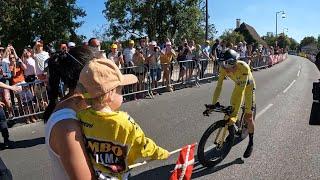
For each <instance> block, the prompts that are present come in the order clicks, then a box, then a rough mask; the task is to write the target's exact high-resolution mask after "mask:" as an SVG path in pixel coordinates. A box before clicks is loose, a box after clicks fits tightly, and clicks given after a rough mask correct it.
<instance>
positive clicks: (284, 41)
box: [277, 33, 291, 49]
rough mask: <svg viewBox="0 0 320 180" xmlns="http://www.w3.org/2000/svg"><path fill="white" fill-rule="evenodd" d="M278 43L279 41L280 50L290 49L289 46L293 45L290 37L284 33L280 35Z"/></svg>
mask: <svg viewBox="0 0 320 180" xmlns="http://www.w3.org/2000/svg"><path fill="white" fill-rule="evenodd" d="M277 41H278V46H279V47H280V48H284V49H286V48H289V46H290V45H291V41H290V39H289V38H288V36H286V35H284V34H283V33H282V34H280V36H278V38H277Z"/></svg>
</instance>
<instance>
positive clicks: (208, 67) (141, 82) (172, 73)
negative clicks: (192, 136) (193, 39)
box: [5, 54, 287, 120]
mask: <svg viewBox="0 0 320 180" xmlns="http://www.w3.org/2000/svg"><path fill="white" fill-rule="evenodd" d="M286 57H287V54H281V55H270V56H254V57H250V58H248V59H244V61H248V62H249V64H250V66H251V67H252V68H253V69H261V68H266V67H270V66H273V65H275V64H277V63H279V62H281V61H283V60H284V59H286ZM161 67H162V70H161V71H160V73H159V74H158V75H159V77H157V78H156V79H154V81H153V80H152V79H153V78H152V76H153V75H154V73H155V71H154V70H152V69H150V68H149V67H148V65H143V66H131V67H124V68H120V70H121V72H122V73H123V74H135V75H136V76H137V77H138V83H136V84H133V85H128V86H125V87H123V96H124V97H125V98H126V99H128V100H132V99H136V98H145V97H146V96H149V97H151V98H153V95H154V92H155V91H157V90H159V89H162V88H172V87H178V86H180V87H181V85H182V88H184V87H185V86H188V85H191V86H193V85H195V86H199V85H200V81H202V80H208V79H213V78H215V77H217V76H218V64H217V63H216V61H213V60H207V59H200V60H198V61H195V60H185V61H173V62H172V63H170V64H162V65H161ZM165 68H166V69H167V70H166V72H164V69H165ZM164 73H169V78H168V82H164ZM20 85H21V86H22V92H20V93H14V94H13V96H12V97H13V98H12V99H11V101H12V108H11V111H12V112H11V114H12V115H13V117H9V114H10V113H6V117H7V118H8V119H13V120H15V119H20V118H26V117H29V116H36V115H39V114H42V113H43V112H44V110H45V108H46V106H47V104H48V94H47V87H46V84H45V83H44V82H43V81H39V80H37V81H35V82H32V83H24V84H20ZM61 91H66V90H65V89H64V88H63V85H62V86H61ZM60 94H64V92H61V93H60ZM5 109H6V110H7V112H8V111H10V109H8V108H7V107H6V108H5Z"/></svg>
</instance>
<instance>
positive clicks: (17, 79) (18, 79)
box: [9, 54, 27, 85]
mask: <svg viewBox="0 0 320 180" xmlns="http://www.w3.org/2000/svg"><path fill="white" fill-rule="evenodd" d="M9 60H10V65H9V69H10V71H11V74H12V77H11V84H12V85H15V84H20V83H25V81H24V70H25V69H27V66H26V65H25V64H24V63H23V62H22V61H21V60H20V59H18V61H17V59H16V57H15V56H14V55H13V54H10V56H9Z"/></svg>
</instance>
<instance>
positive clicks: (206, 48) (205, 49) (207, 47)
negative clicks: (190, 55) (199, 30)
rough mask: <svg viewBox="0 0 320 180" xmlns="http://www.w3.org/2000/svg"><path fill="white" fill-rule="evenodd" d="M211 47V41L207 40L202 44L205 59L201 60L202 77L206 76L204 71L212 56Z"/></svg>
mask: <svg viewBox="0 0 320 180" xmlns="http://www.w3.org/2000/svg"><path fill="white" fill-rule="evenodd" d="M210 53H211V48H210V41H209V40H206V42H205V44H204V45H203V46H202V56H201V58H204V59H205V60H204V61H199V63H200V65H201V68H200V69H201V71H200V79H202V78H204V73H205V72H206V70H207V67H208V63H209V60H210V59H211V58H210Z"/></svg>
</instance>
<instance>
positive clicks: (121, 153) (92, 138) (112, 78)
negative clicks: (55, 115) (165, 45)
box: [77, 59, 169, 179]
mask: <svg viewBox="0 0 320 180" xmlns="http://www.w3.org/2000/svg"><path fill="white" fill-rule="evenodd" d="M136 82H137V77H136V76H134V75H132V74H126V75H122V74H121V72H120V70H119V68H118V67H117V66H116V64H115V63H113V62H112V61H110V60H106V59H94V60H92V61H90V62H89V63H88V64H87V65H86V66H85V67H84V68H83V70H82V71H81V73H80V78H79V84H78V87H79V89H80V90H81V91H82V92H83V94H84V97H85V99H86V101H87V103H88V105H90V107H89V108H87V109H85V110H82V111H80V112H78V114H77V115H78V118H79V120H80V122H81V125H82V130H83V133H84V135H85V139H86V148H87V152H88V154H89V157H90V159H91V162H92V164H93V168H94V170H95V173H96V175H97V177H98V178H99V179H127V178H128V176H129V168H128V166H129V165H132V164H133V163H134V162H135V161H136V160H137V159H138V158H151V159H167V158H168V157H169V152H168V151H167V150H165V149H163V148H161V147H159V146H157V145H156V144H155V143H154V142H153V140H151V139H149V138H147V137H146V136H145V134H144V132H143V131H142V129H141V128H140V126H139V125H138V124H137V123H136V122H135V121H134V120H133V119H132V118H131V117H130V116H129V115H128V114H127V113H126V112H122V111H118V109H119V108H120V106H121V104H122V101H123V97H122V94H121V92H122V87H123V86H125V85H130V84H134V83H136Z"/></svg>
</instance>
